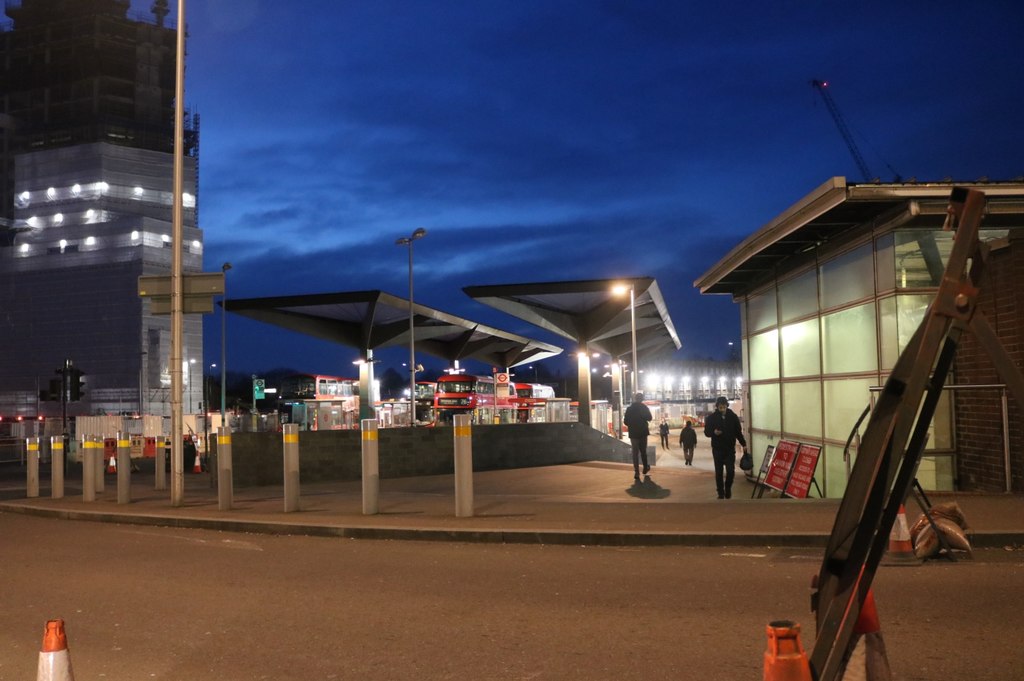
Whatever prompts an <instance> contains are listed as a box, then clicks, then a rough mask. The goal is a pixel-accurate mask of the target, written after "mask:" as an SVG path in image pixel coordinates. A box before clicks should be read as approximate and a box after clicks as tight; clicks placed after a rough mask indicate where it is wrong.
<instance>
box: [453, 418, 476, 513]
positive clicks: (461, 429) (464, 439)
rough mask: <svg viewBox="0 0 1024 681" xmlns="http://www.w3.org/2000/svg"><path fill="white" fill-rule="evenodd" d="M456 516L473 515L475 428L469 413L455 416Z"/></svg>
mask: <svg viewBox="0 0 1024 681" xmlns="http://www.w3.org/2000/svg"><path fill="white" fill-rule="evenodd" d="M455 516H456V517H458V518H471V517H472V516H473V429H472V427H471V426H470V418H469V414H458V415H457V416H456V417H455Z"/></svg>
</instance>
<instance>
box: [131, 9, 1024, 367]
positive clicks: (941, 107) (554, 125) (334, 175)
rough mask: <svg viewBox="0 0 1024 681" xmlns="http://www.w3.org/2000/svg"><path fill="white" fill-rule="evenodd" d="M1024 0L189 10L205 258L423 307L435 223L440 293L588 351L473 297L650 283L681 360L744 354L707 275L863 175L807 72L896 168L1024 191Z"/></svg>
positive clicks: (867, 147) (273, 342)
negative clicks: (513, 288)
mask: <svg viewBox="0 0 1024 681" xmlns="http://www.w3.org/2000/svg"><path fill="white" fill-rule="evenodd" d="M150 4H151V2H149V0H145V1H144V2H138V3H133V8H134V9H138V10H147V9H148V7H149V5H150ZM171 4H172V7H173V6H174V5H175V4H176V3H173V2H172V3H171ZM1022 7H1024V5H1021V3H1019V2H981V3H975V4H974V5H969V4H967V3H962V2H958V3H953V2H928V3H923V2H902V3H893V2H884V3H883V2H858V3H850V2H842V3H839V2H816V3H809V2H771V3H756V4H755V3H748V2H741V3H733V2H715V3H693V2H686V1H684V0H679V1H677V2H654V1H651V2H643V1H639V0H635V1H632V2H626V1H607V2H602V1H598V0H585V1H584V0H581V1H572V0H517V1H515V2H509V1H508V0H459V1H454V0H402V1H393V0H373V1H370V0H366V1H359V2H355V1H349V0H297V1H292V2H270V1H269V0H190V1H189V2H188V3H187V12H188V14H187V21H188V25H189V43H188V50H189V54H188V61H187V65H188V72H187V76H186V92H187V95H186V99H187V105H188V106H189V107H191V108H193V109H194V110H196V111H197V112H198V113H199V114H200V116H201V120H202V142H201V144H202V146H201V157H200V188H199V211H200V226H201V227H202V228H203V229H204V231H205V243H206V251H205V268H206V270H207V271H217V270H219V269H220V265H221V263H222V262H224V261H230V262H231V263H232V264H233V265H234V268H233V269H232V270H231V272H230V273H229V274H228V296H229V297H230V298H239V297H256V296H270V295H285V294H300V293H322V292H330V291H348V290H364V289H382V290H384V291H387V292H389V293H392V294H395V295H398V296H402V297H407V295H408V270H407V251H406V249H405V248H404V247H399V246H395V245H394V242H395V239H396V238H398V237H401V236H406V235H408V234H409V233H411V232H412V231H413V230H414V229H416V228H417V227H424V228H426V229H427V230H428V235H427V236H426V237H425V238H424V239H422V240H420V241H418V242H416V245H415V262H416V268H415V281H416V296H415V298H416V301H417V302H419V303H422V304H425V305H429V306H431V307H434V308H437V309H440V310H442V311H445V312H450V313H453V314H457V315H461V316H465V317H468V318H470V319H475V320H478V321H481V322H483V323H486V324H490V325H492V326H496V327H498V328H502V329H505V330H508V331H511V332H514V333H520V334H523V335H527V336H531V337H536V338H540V339H542V340H546V341H548V342H554V343H556V344H558V345H561V346H563V347H566V342H565V341H563V340H561V339H556V338H554V337H552V336H549V335H547V334H545V333H544V332H542V331H541V330H539V329H537V328H535V327H533V326H531V325H529V324H526V323H525V322H521V321H519V320H517V319H515V318H512V317H509V316H507V315H504V314H502V313H499V312H497V311H495V310H492V309H491V308H489V307H486V306H483V305H481V304H479V303H477V302H475V301H473V300H471V299H469V298H468V297H467V296H465V294H463V293H462V287H464V286H467V285H483V284H501V283H521V282H532V281H555V280H567V279H595V278H606V277H620V276H653V277H655V278H657V280H658V284H659V286H660V287H661V290H662V293H663V295H664V298H665V301H666V303H667V305H668V309H669V312H670V314H671V316H672V319H673V321H674V323H675V326H676V329H677V330H678V332H679V336H680V338H681V340H682V342H683V349H682V350H681V351H679V352H678V353H676V355H675V357H676V358H678V359H683V358H687V357H694V358H704V357H711V358H715V359H724V358H725V357H726V355H727V354H728V342H729V341H738V340H739V309H738V307H737V306H736V305H734V304H733V303H732V302H731V300H729V299H728V298H727V297H720V296H713V297H708V296H703V297H702V296H700V295H699V293H698V292H697V291H696V289H694V288H693V281H694V280H695V279H696V278H698V277H700V276H701V275H702V274H703V273H704V272H706V271H707V270H708V269H709V268H710V267H711V266H712V265H713V264H714V263H715V262H716V261H717V260H718V259H719V258H721V257H722V256H723V255H724V254H725V253H726V252H728V251H729V250H730V249H731V248H732V247H733V246H735V245H736V244H737V243H739V242H740V241H741V240H742V239H743V238H745V237H746V236H748V235H749V234H750V233H752V232H753V231H755V230H757V229H758V228H759V227H760V226H762V225H763V224H765V223H767V222H769V221H770V220H771V219H773V218H774V217H775V216H776V215H777V214H778V213H780V212H781V211H783V210H785V209H786V208H787V207H789V206H790V205H792V204H793V203H795V202H797V201H799V200H800V199H801V198H802V197H803V196H805V195H806V194H808V193H809V192H810V191H812V190H813V189H814V188H815V187H817V186H819V185H820V184H822V183H823V182H825V181H826V180H827V179H828V178H830V177H832V176H836V175H842V176H846V177H847V178H848V179H849V181H851V182H859V181H862V178H861V176H860V173H859V171H858V169H857V166H856V165H855V163H854V160H853V157H852V155H851V153H850V152H849V150H848V149H847V147H846V145H845V143H844V142H843V139H842V138H841V137H840V135H839V132H838V130H837V127H836V125H835V123H834V121H833V120H832V118H831V116H830V114H829V112H828V110H827V108H826V107H825V105H824V102H823V101H822V100H821V97H820V95H819V93H818V92H817V91H816V90H814V89H813V88H812V87H811V85H810V81H811V80H812V79H823V80H828V81H829V83H830V86H831V87H830V92H831V94H832V97H833V98H834V100H835V102H836V103H837V105H838V106H839V108H840V110H841V112H842V114H843V115H844V117H845V119H846V122H847V124H848V125H849V126H850V128H851V130H852V131H853V134H854V136H855V140H856V143H857V145H858V146H859V148H860V151H861V153H862V154H863V156H864V158H865V160H866V162H867V165H868V166H869V168H870V169H871V172H872V174H873V176H877V177H879V178H881V179H882V180H883V181H892V180H893V179H894V177H895V174H897V173H898V174H899V175H900V176H902V177H903V178H904V179H905V180H906V179H909V178H916V179H917V180H918V181H922V182H923V181H930V180H931V181H936V180H942V179H946V178H952V179H954V180H975V179H978V178H981V177H983V176H987V177H989V178H990V179H993V180H999V179H1002V180H1006V179H1013V178H1019V177H1020V176H1021V175H1024V131H1022V130H1024V128H1022V120H1024V117H1022V113H1024V112H1022V104H1024V85H1022V76H1024V48H1022V46H1021V38H1020V36H1021V30H1022V28H1024V9H1021V8H1022ZM752 8H754V9H752ZM171 18H172V19H173V12H172V17H171ZM219 322H220V320H219V317H218V316H217V315H216V314H214V315H210V316H207V317H206V321H205V326H206V341H205V349H206V360H207V364H210V363H211V362H216V361H218V360H219V354H220V323H219ZM228 325H229V329H228V352H229V362H228V363H229V366H230V368H232V369H234V370H240V371H253V372H256V371H263V370H266V369H270V368H275V367H291V368H294V369H297V370H300V371H307V372H310V373H334V374H342V375H349V374H352V373H353V367H352V365H351V362H352V360H353V359H355V358H356V356H357V351H356V350H355V349H353V348H344V347H337V346H332V345H329V344H326V343H322V342H320V341H316V340H314V339H308V338H306V337H303V336H300V335H296V334H293V333H291V332H285V331H280V330H277V329H275V328H273V327H270V326H267V325H263V324H259V323H256V322H251V321H248V320H244V319H242V318H239V317H237V316H233V315H229V316H228ZM378 356H380V353H378ZM403 359H404V357H403V356H402V351H401V350H399V351H398V352H396V353H395V359H394V361H393V362H389V359H388V356H387V355H385V363H384V366H383V367H382V368H381V369H380V370H379V371H382V370H383V369H385V368H387V366H398V364H399V363H400V362H401V361H402V360H403ZM421 361H425V363H427V364H428V366H429V365H431V364H434V365H436V366H440V365H441V363H440V360H433V359H431V358H429V357H423V358H421ZM559 361H562V362H563V363H565V362H564V360H559Z"/></svg>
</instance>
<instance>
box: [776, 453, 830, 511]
mask: <svg viewBox="0 0 1024 681" xmlns="http://www.w3.org/2000/svg"><path fill="white" fill-rule="evenodd" d="M820 455H821V447H819V446H818V445H807V444H802V445H800V449H799V450H798V451H797V453H796V461H795V463H794V464H793V467H792V469H791V470H790V472H789V480H788V481H787V482H786V487H785V489H784V490H783V491H782V493H783V494H785V495H786V496H787V497H794V498H796V499H806V498H807V495H808V493H809V492H810V489H811V481H812V480H814V470H815V469H816V468H817V467H818V457H819V456H820ZM819 494H820V491H819Z"/></svg>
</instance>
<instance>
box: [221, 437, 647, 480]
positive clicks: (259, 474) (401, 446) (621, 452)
mask: <svg viewBox="0 0 1024 681" xmlns="http://www.w3.org/2000/svg"><path fill="white" fill-rule="evenodd" d="M377 435H378V440H377V443H378V456H379V463H380V476H381V478H400V477H411V476H418V475H443V474H450V473H452V472H453V471H454V434H453V429H452V428H451V427H438V428H385V429H381V430H379V431H378V433H377ZM213 442H214V443H216V439H214V440H213ZM231 447H232V450H231V459H232V468H233V471H232V478H233V480H234V484H235V485H236V486H238V487H251V486H258V485H279V484H282V480H283V468H284V467H283V462H282V438H281V434H280V433H232V435H231ZM361 447H362V439H361V437H360V431H357V430H328V431H308V432H301V433H299V467H300V477H301V479H302V480H304V481H308V482H317V481H329V480H358V479H359V478H360V475H361V466H362V455H361ZM580 461H616V462H622V463H626V462H632V458H631V454H630V448H629V445H628V444H626V443H624V442H620V441H618V440H616V439H615V438H612V437H609V436H607V435H604V434H603V433H601V432H599V431H597V430H594V429H593V428H590V427H588V426H584V425H581V424H579V423H529V424H506V425H496V426H478V427H474V428H473V470H477V471H483V470H497V469H506V468H528V467H532V466H550V465H554V464H563V463H576V462H580ZM651 463H654V462H653V461H652V462H651ZM211 465H214V464H211Z"/></svg>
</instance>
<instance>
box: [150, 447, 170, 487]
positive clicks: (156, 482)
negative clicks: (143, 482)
mask: <svg viewBox="0 0 1024 681" xmlns="http://www.w3.org/2000/svg"><path fill="white" fill-rule="evenodd" d="M155 454H156V457H155V458H154V460H153V461H154V463H153V465H154V466H156V468H155V469H154V472H155V475H154V476H153V489H155V490H165V489H167V443H166V441H165V440H164V438H163V437H158V438H157V439H156V452H155Z"/></svg>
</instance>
